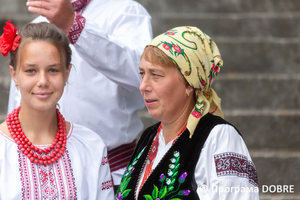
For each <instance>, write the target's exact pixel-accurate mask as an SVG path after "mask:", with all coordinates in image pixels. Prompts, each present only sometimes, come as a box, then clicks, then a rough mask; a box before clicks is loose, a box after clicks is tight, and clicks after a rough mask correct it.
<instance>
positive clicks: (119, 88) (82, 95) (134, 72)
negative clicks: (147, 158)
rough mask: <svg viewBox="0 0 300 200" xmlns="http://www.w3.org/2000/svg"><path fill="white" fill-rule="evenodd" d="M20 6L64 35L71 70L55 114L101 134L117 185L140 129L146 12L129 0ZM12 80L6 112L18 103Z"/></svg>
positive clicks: (33, 0)
mask: <svg viewBox="0 0 300 200" xmlns="http://www.w3.org/2000/svg"><path fill="white" fill-rule="evenodd" d="M26 5H27V6H28V10H29V11H30V12H32V13H35V14H38V15H41V16H39V17H37V18H36V19H35V20H34V21H33V22H41V21H49V22H50V23H51V24H54V25H55V26H56V27H58V28H60V29H61V30H63V31H64V32H65V34H67V35H68V38H69V41H70V43H71V45H70V47H71V49H72V52H73V55H72V64H73V70H72V71H71V73H70V77H69V81H68V85H67V88H66V90H65V92H64V94H63V96H62V98H61V100H60V101H59V105H60V110H61V113H62V114H63V115H64V116H65V118H66V120H70V121H72V122H75V123H80V124H81V125H83V126H85V127H88V128H89V129H91V130H93V131H94V132H96V133H97V134H99V135H100V136H101V138H102V139H103V141H104V143H105V144H106V145H107V148H108V160H109V163H110V169H111V171H112V178H113V182H114V185H119V183H120V180H121V177H122V174H123V173H124V169H125V167H126V166H127V164H128V162H129V159H130V156H131V154H132V152H133V150H134V147H135V140H136V138H137V136H138V134H139V133H140V132H141V131H142V129H143V124H142V122H141V120H140V118H139V116H138V113H137V112H138V110H140V109H142V108H144V104H143V98H142V96H141V94H140V92H139V83H140V76H139V71H138V66H139V63H140V56H141V54H142V51H143V49H144V46H145V45H146V44H148V43H149V42H150V41H151V39H152V27H151V17H150V15H149V14H148V12H147V11H146V10H145V8H143V7H142V6H141V5H140V4H139V3H137V2H135V1H132V0H110V1H108V0H75V1H72V2H71V1H69V0H51V1H47V0H28V1H27V3H26ZM13 84H14V83H13V82H12V83H11V87H10V96H9V105H8V113H10V112H11V111H12V110H13V109H14V108H16V107H17V106H19V105H20V94H19V92H18V91H17V90H16V89H15V87H14V86H13Z"/></svg>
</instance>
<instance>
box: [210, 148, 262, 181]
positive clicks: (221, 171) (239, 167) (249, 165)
mask: <svg viewBox="0 0 300 200" xmlns="http://www.w3.org/2000/svg"><path fill="white" fill-rule="evenodd" d="M214 159H215V165H216V172H217V176H238V177H244V178H248V180H249V182H250V183H251V184H253V185H255V186H258V178H257V172H256V169H255V165H254V163H253V162H251V161H249V160H248V159H247V157H246V156H244V155H241V154H237V153H232V152H226V153H221V154H218V155H214Z"/></svg>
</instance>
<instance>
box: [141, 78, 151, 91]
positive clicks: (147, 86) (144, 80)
mask: <svg viewBox="0 0 300 200" xmlns="http://www.w3.org/2000/svg"><path fill="white" fill-rule="evenodd" d="M139 89H140V91H141V92H145V91H147V90H149V89H150V84H149V78H148V76H146V75H145V76H144V77H143V78H142V80H141V83H140V88H139Z"/></svg>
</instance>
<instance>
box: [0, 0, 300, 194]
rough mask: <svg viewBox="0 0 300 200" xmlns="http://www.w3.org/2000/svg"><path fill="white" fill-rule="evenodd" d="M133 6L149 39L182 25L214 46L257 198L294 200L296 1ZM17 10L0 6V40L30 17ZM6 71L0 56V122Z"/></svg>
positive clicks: (299, 8)
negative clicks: (146, 17) (9, 26)
mask: <svg viewBox="0 0 300 200" xmlns="http://www.w3.org/2000/svg"><path fill="white" fill-rule="evenodd" d="M94 1H96V0H94ZM137 1H138V2H139V3H141V4H142V5H143V6H144V7H145V8H146V9H147V10H148V12H149V13H150V15H151V16H152V28H153V36H157V35H158V34H160V33H162V32H165V31H167V30H169V29H171V28H173V27H175V26H186V25H188V26H197V27H199V28H200V29H201V30H202V31H203V32H205V33H206V34H208V35H209V36H210V37H211V38H212V39H213V40H214V41H215V42H216V43H217V45H218V47H219V49H220V52H221V55H222V57H223V60H224V67H223V68H222V70H221V72H220V74H219V75H218V77H217V78H216V79H215V82H214V84H213V88H214V89H215V90H216V92H217V93H218V95H219V96H220V97H221V99H222V109H223V111H224V114H225V119H226V120H227V121H229V122H230V123H232V124H234V125H235V126H236V127H237V128H238V129H239V130H240V132H241V133H242V135H243V138H244V140H245V142H246V144H247V146H248V148H249V150H250V154H251V156H252V159H253V161H254V163H255V165H256V168H257V172H258V178H259V184H260V193H261V194H260V199H261V200H290V199H298V200H300V172H299V171H300V170H299V169H300V0H185V1H183V0H155V1H150V0H137ZM25 4H26V0H0V28H1V30H0V34H2V33H3V29H2V27H3V26H4V25H5V21H8V20H11V21H12V22H13V23H14V24H15V25H16V26H18V27H21V26H22V25H24V24H25V23H27V22H30V21H31V20H32V19H34V18H35V17H36V16H35V15H33V14H31V13H29V12H28V11H27V7H26V6H25ZM8 66H9V61H8V58H3V57H1V58H0V121H4V120H5V116H6V112H7V102H8V96H9V86H10V74H9V68H8ZM139 114H140V117H141V118H142V120H143V122H144V124H145V127H148V126H150V125H152V124H153V123H155V122H156V121H155V120H153V119H151V118H150V117H149V115H148V114H147V110H146V109H145V110H143V111H141V112H140V113H139ZM263 185H264V187H265V189H266V188H269V189H271V190H274V187H279V188H280V186H282V187H283V186H284V185H288V186H292V185H293V186H294V187H293V188H294V189H293V192H294V193H288V192H287V191H285V192H283V191H282V192H280V190H276V191H275V192H274V193H271V192H270V191H268V192H263V191H262V189H263V188H262V187H263ZM265 191H266V190H265ZM290 192H291V191H290Z"/></svg>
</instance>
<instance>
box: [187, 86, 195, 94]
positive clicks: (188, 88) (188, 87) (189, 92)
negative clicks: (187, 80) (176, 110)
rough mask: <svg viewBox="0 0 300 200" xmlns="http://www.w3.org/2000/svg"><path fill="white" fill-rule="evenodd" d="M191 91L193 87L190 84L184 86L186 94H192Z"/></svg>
mask: <svg viewBox="0 0 300 200" xmlns="http://www.w3.org/2000/svg"><path fill="white" fill-rule="evenodd" d="M193 92H194V88H193V87H192V86H190V85H188V86H186V94H187V95H188V96H190V95H192V94H193Z"/></svg>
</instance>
